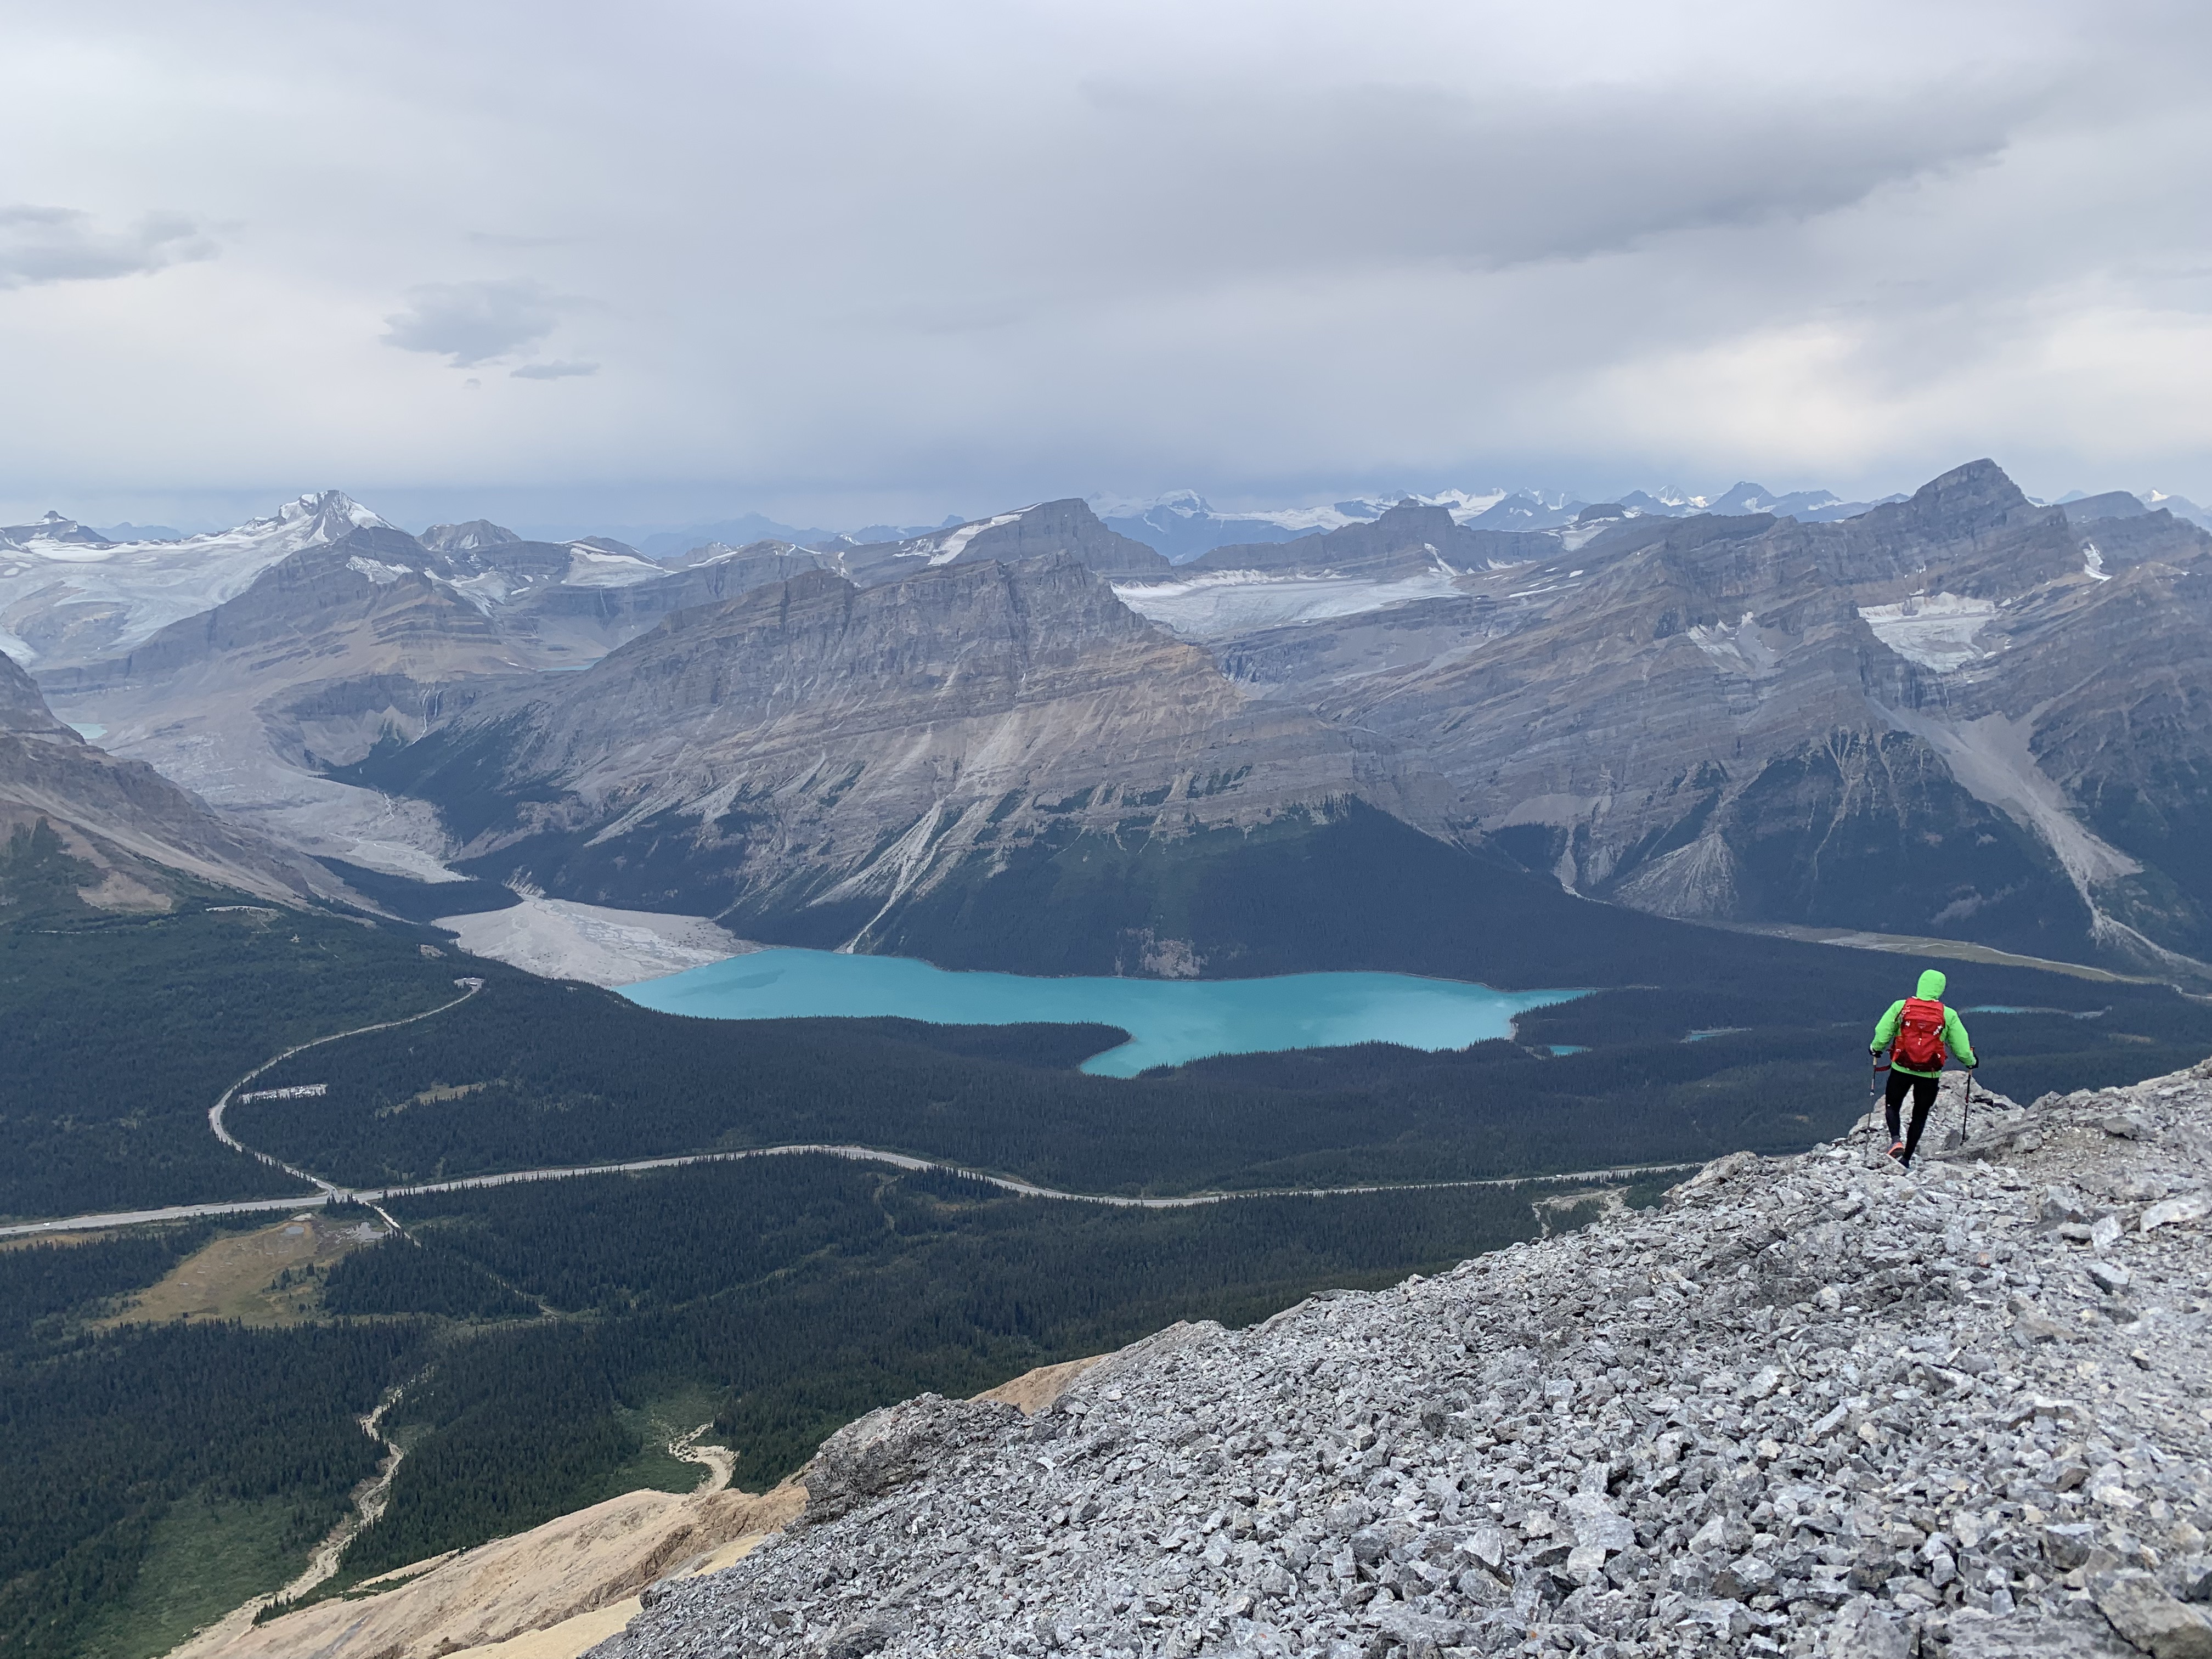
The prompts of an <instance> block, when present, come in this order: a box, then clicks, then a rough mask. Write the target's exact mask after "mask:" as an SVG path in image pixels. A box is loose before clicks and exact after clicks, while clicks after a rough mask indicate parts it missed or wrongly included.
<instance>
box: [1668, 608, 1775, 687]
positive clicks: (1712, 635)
mask: <svg viewBox="0 0 2212 1659" xmlns="http://www.w3.org/2000/svg"><path fill="white" fill-rule="evenodd" d="M1683 632H1684V633H1685V634H1686V635H1687V636H1688V638H1689V641H1690V643H1691V644H1692V645H1694V646H1696V647H1698V649H1699V650H1700V651H1702V652H1704V653H1705V655H1706V656H1708V657H1710V658H1711V659H1712V660H1713V661H1714V662H1715V663H1716V664H1717V665H1719V666H1720V667H1721V669H1722V670H1723V671H1725V672H1728V673H1730V674H1741V675H1743V676H1745V677H1746V678H1750V679H1755V680H1756V679H1765V678H1768V677H1769V676H1770V675H1772V674H1774V673H1775V672H1777V671H1778V666H1777V665H1778V664H1779V663H1780V662H1781V660H1782V653H1780V652H1779V651H1778V650H1776V649H1775V648H1774V647H1772V646H1771V645H1769V644H1768V643H1767V642H1766V640H1765V635H1762V634H1761V633H1760V632H1759V622H1758V619H1757V618H1756V617H1753V615H1752V613H1751V612H1750V611H1745V612H1744V613H1743V616H1742V617H1741V619H1740V620H1738V621H1736V622H1734V623H1714V624H1713V625H1712V626H1711V627H1710V628H1708V627H1705V625H1704V624H1702V623H1692V624H1691V625H1690V626H1689V627H1688V628H1686V629H1684V630H1683Z"/></svg>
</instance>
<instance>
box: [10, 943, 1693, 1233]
mask: <svg viewBox="0 0 2212 1659" xmlns="http://www.w3.org/2000/svg"><path fill="white" fill-rule="evenodd" d="M455 983H456V984H458V985H460V986H461V987H463V989H462V992H461V994H460V995H459V996H457V997H455V998H454V999H453V1000H452V1001H450V1002H446V1003H441V1004H440V1005H439V1006H437V1007H435V1008H431V1009H427V1010H425V1011H424V1012H422V1013H419V1014H410V1015H409V1016H408V1017H407V1018H404V1019H391V1020H384V1021H382V1022H380V1023H379V1024H374V1025H360V1026H356V1027H355V1028H354V1029H353V1030H349V1031H335V1032H332V1033H331V1035H330V1036H321V1037H316V1038H314V1039H313V1041H311V1042H302V1043H298V1044H295V1046H294V1047H292V1048H287V1049H285V1050H284V1051H283V1053H282V1054H272V1055H271V1056H270V1058H269V1059H267V1060H264V1061H262V1062H261V1064H260V1065H258V1066H255V1067H254V1068H253V1069H252V1071H250V1072H248V1073H246V1075H245V1076H244V1077H242V1078H240V1079H238V1081H237V1082H235V1083H234V1084H232V1085H230V1087H229V1088H228V1089H226V1090H224V1091H222V1095H221V1096H220V1097H218V1098H217V1099H216V1103H215V1104H214V1105H212V1106H210V1107H209V1108H208V1127H209V1128H210V1130H212V1131H213V1132H214V1133H215V1136H216V1139H218V1140H220V1141H222V1144H223V1145H224V1146H228V1147H230V1148H232V1149H233V1150H234V1151H235V1152H242V1153H244V1154H245V1155H246V1157H248V1158H257V1159H258V1160H259V1161H260V1162H262V1163H263V1164H267V1165H269V1166H270V1168H271V1169H275V1170H283V1172H284V1173H285V1174H286V1175H288V1176H292V1177H293V1178H294V1179H295V1180H297V1181H299V1182H301V1183H302V1184H303V1185H304V1186H305V1187H306V1188H307V1190H306V1191H304V1192H301V1193H299V1194H295V1195H293V1196H291V1197H289V1198H252V1199H235V1200H228V1201H225V1202H221V1203H214V1204H176V1205H171V1206H167V1207H166V1208H162V1209H154V1210H118V1211H113V1212H108V1213H106V1214H100V1215H75V1216H62V1217H57V1218H54V1219H52V1220H48V1221H19V1222H14V1223H10V1224H8V1225H0V1238H21V1237H27V1236H31V1235H35V1234H40V1233H57V1234H58V1233H75V1232H89V1231H98V1230H101V1229H106V1228H112V1227H135V1226H142V1225H146V1224H148V1223H150V1222H160V1221H190V1220H193V1219H196V1218H199V1217H202V1216H246V1215H259V1214H288V1213H293V1212H298V1211H301V1210H306V1209H313V1208H318V1207H319V1206H324V1205H328V1204H331V1203H355V1204H362V1205H366V1206H368V1207H369V1208H371V1209H374V1210H375V1211H376V1212H377V1213H378V1214H379V1215H381V1216H383V1218H384V1220H385V1222H386V1225H389V1226H391V1227H392V1228H393V1229H394V1230H395V1231H397V1230H398V1225H399V1224H398V1222H396V1221H394V1220H393V1219H392V1217H391V1216H390V1215H389V1214H388V1213H386V1212H385V1210H384V1208H383V1206H385V1205H386V1204H388V1203H389V1202H391V1201H392V1200H394V1199H399V1198H407V1197H411V1196H413V1195H415V1194H423V1193H457V1192H468V1191H471V1190H473V1189H475V1188H485V1187H507V1186H512V1185H513V1184H514V1183H515V1182H523V1181H567V1180H573V1179H574V1178H576V1177H578V1176H599V1175H636V1174H641V1173H643V1172H645V1171H647V1170H678V1169H683V1168H684V1167H686V1166H687V1165H690V1164H732V1163H736V1162H737V1161H738V1160H739V1159H741V1158H793V1157H800V1156H805V1155H808V1154H812V1155H815V1156H817V1157H827V1158H850V1159H852V1160H853V1161H854V1162H855V1163H861V1164H889V1165H890V1166H891V1167H892V1168H894V1169H898V1170H940V1171H942V1172H943V1173H945V1174H946V1175H953V1176H962V1177H964V1178H965V1179H967V1180H969V1181H980V1182H987V1183H988V1184H989V1185H991V1186H994V1187H996V1188H999V1189H1000V1190H1001V1191H1002V1192H1009V1193H1013V1194H1017V1195H1018V1196H1020V1197H1023V1198H1044V1199H1053V1200H1060V1201H1062V1202H1066V1203H1070V1204H1108V1205H1113V1206H1118V1207H1121V1208H1124V1209H1132V1210H1180V1209H1188V1208H1190V1207H1192V1206H1196V1205H1200V1204H1230V1203H1235V1202H1237V1201H1239V1200H1245V1199H1254V1198H1335V1197H1342V1196H1344V1195H1346V1194H1354V1193H1385V1192H1435V1191H1439V1190H1443V1189H1446V1188H1462V1187H1518V1186H1525V1185H1544V1186H1557V1185H1561V1184H1565V1183H1571V1182H1592V1181H1617V1180H1625V1179H1629V1178H1632V1177H1634V1176H1651V1175H1668V1174H1672V1173H1674V1172H1675V1171H1677V1170H1694V1169H1696V1168H1698V1167H1699V1165H1698V1164H1694V1163H1688V1164H1625V1165H1621V1166H1619V1167H1616V1168H1613V1169H1607V1170H1571V1171H1568V1172H1566V1173H1565V1174H1561V1175H1547V1176H1492V1177H1488V1178H1486V1179H1483V1180H1478V1181H1422V1182H1389V1183H1383V1182H1369V1183H1367V1184H1365V1185H1362V1186H1357V1187H1274V1188H1253V1189H1251V1190H1249V1191H1239V1192H1206V1193H1189V1194H1182V1195H1179V1196H1176V1197H1171V1198H1132V1197H1129V1196H1127V1195H1125V1194H1115V1193H1068V1192H1062V1191H1060V1189H1059V1188H1054V1187H1039V1186H1036V1185H1035V1184H1034V1183H1032V1182H1026V1181H1017V1180H1014V1179H1012V1177H1011V1176H999V1175H991V1174H988V1173H987V1172H985V1171H983V1170H970V1169H966V1168H963V1167H962V1166H961V1165H959V1164H947V1163H944V1162H942V1161H940V1160H939V1159H935V1158H915V1157H912V1156H910V1155H908V1154H907V1153H904V1152H885V1151H884V1150H882V1149H881V1148H879V1147H875V1146H827V1145H817V1144H802V1145H794V1146H754V1147H747V1148H744V1149H742V1150H738V1151H732V1152H680V1153H676V1154H672V1155H671V1156H669V1157H665V1158H629V1159H627V1160H625V1161H623V1162H622V1163H619V1164H574V1165H569V1166H566V1167H563V1168H560V1169H544V1170H503V1171H501V1172H498V1173H496V1174H491V1175H473V1176H455V1177H453V1179H451V1180H447V1181H422V1182H407V1183H404V1184H400V1185H395V1186H390V1187H360V1188H353V1187H341V1186H339V1185H337V1183H336V1182H330V1181H325V1180H324V1179H323V1177H322V1176H319V1175H315V1174H313V1172H311V1171H309V1170H302V1169H300V1168H298V1167H297V1166H296V1165H294V1164H287V1163H285V1162H284V1161H283V1159H282V1158H277V1157H276V1156H275V1155H274V1154H272V1153H269V1152H260V1151H258V1150H257V1149H256V1148H254V1147H252V1146H246V1144H245V1143H244V1142H243V1141H241V1140H240V1139H238V1138H237V1136H235V1135H234V1134H232V1133H231V1132H230V1130H229V1129H228V1127H226V1126H225V1124H224V1122H223V1115H224V1113H225V1112H226V1111H227V1110H228V1109H229V1107H230V1105H231V1103H232V1102H233V1101H234V1099H235V1098H236V1097H238V1095H239V1093H240V1091H242V1090H244V1089H245V1088H246V1085H248V1084H250V1083H252V1081H253V1080H254V1079H256V1078H258V1077H259V1076H260V1075H261V1074H262V1073H264V1072H266V1071H268V1070H269V1069H270V1067H271V1066H276V1065H277V1064H279V1063H280V1062H282V1061H283V1060H289V1059H290V1058H292V1056H293V1055H295V1054H304V1053H306V1052H307V1050H308V1049H310V1048H321V1047H323V1046H324V1045H325V1044H327V1043H332V1042H343V1040H344V1039H346V1038H347V1037H355V1036H368V1035H369V1034H370V1033H371V1032H374V1031H388V1030H392V1029H393V1028H395V1027H397V1026H401V1025H411V1024H415V1022H416V1021H417V1020H424V1019H431V1018H435V1017H436V1016H438V1015H440V1014H442V1013H445V1012H447V1011H449V1010H451V1009H454V1008H458V1007H459V1006H461V1005H462V1004H463V1003H465V1002H466V1001H467V1000H469V999H470V998H471V997H472V996H474V995H476V994H477V992H478V991H480V990H482V989H483V981H482V980H477V979H467V980H458V981H455Z"/></svg>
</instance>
